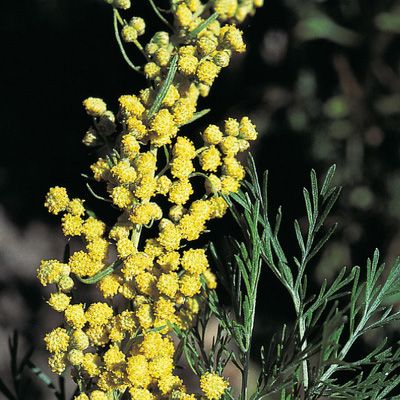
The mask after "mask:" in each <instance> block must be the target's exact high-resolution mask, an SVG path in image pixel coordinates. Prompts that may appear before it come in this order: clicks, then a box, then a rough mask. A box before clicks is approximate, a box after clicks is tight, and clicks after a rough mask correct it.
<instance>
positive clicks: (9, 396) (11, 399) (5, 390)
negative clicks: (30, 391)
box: [0, 378, 17, 400]
mask: <svg viewBox="0 0 400 400" xmlns="http://www.w3.org/2000/svg"><path fill="white" fill-rule="evenodd" d="M0 392H1V393H3V394H4V396H6V398H7V399H8V400H17V399H16V397H15V396H14V395H13V394H12V393H11V391H10V389H8V387H7V385H6V384H5V383H4V382H3V380H2V379H1V378H0Z"/></svg>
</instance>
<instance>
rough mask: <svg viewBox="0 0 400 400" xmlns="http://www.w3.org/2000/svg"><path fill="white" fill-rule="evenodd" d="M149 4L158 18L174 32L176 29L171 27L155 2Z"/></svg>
mask: <svg viewBox="0 0 400 400" xmlns="http://www.w3.org/2000/svg"><path fill="white" fill-rule="evenodd" d="M149 3H150V5H151V7H152V9H153V11H154V12H155V13H156V15H157V17H158V18H160V20H161V21H162V22H163V23H164V24H165V25H166V26H168V28H169V29H171V31H173V30H174V28H173V27H172V26H171V24H170V23H169V22H168V21H167V20H166V19H165V18H164V16H163V15H162V14H161V13H160V10H159V9H158V7H157V6H156V4H155V3H154V1H153V0H149Z"/></svg>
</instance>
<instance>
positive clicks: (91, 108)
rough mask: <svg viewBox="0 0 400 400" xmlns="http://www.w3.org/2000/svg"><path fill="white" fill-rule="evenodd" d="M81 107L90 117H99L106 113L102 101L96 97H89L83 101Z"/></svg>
mask: <svg viewBox="0 0 400 400" xmlns="http://www.w3.org/2000/svg"><path fill="white" fill-rule="evenodd" d="M83 106H84V107H85V110H86V112H87V113H88V115H91V116H92V117H100V116H101V115H102V114H104V113H105V112H106V111H107V105H106V103H104V101H103V100H102V99H99V98H97V97H89V98H87V99H86V100H84V101H83Z"/></svg>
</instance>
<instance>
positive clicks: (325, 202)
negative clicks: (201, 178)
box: [183, 159, 400, 400]
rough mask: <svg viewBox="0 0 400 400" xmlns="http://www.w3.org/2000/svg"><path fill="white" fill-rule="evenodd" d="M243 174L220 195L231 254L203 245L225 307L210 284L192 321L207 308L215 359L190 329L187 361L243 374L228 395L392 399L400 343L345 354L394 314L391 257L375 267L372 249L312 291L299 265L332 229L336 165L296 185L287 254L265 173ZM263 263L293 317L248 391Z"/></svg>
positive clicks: (395, 273)
mask: <svg viewBox="0 0 400 400" xmlns="http://www.w3.org/2000/svg"><path fill="white" fill-rule="evenodd" d="M247 172H248V177H249V179H248V181H247V182H246V183H245V185H244V187H243V189H242V190H240V191H239V192H238V193H237V194H235V195H232V196H230V198H226V200H227V202H228V203H229V206H230V209H231V212H232V215H233V217H234V219H235V221H236V222H237V224H238V225H239V227H240V229H241V233H242V237H241V238H240V239H230V245H231V250H232V252H233V254H234V256H233V258H232V259H231V260H222V259H221V257H220V256H219V254H218V253H217V251H216V248H215V247H214V246H213V245H211V246H210V250H211V253H212V254H213V256H214V261H215V263H216V265H217V266H218V268H219V271H220V274H219V275H220V276H221V280H222V283H223V284H224V287H225V288H226V289H227V291H228V293H229V295H230V299H231V309H229V310H228V309H226V308H224V307H223V306H222V305H221V303H220V302H219V300H218V296H217V294H216V292H214V291H211V292H210V293H209V301H208V303H209V308H210V310H205V311H204V312H203V317H202V318H203V320H202V321H200V322H199V323H200V325H201V326H202V327H203V326H204V325H205V323H206V322H205V321H207V319H208V318H209V317H210V316H211V314H213V315H214V316H215V317H216V318H217V319H218V322H219V332H218V337H217V338H215V340H214V342H213V350H212V351H213V357H214V359H213V360H211V359H210V355H209V354H205V353H204V350H202V349H204V343H203V341H204V340H203V339H204V338H203V339H202V338H201V337H200V336H199V335H198V333H195V332H198V331H197V330H196V328H195V329H193V331H192V332H191V333H189V334H187V335H186V336H185V338H184V341H183V348H184V351H185V354H186V357H187V359H188V360H189V363H190V364H192V365H193V366H194V368H210V367H211V368H213V369H214V370H218V371H222V370H223V368H224V366H225V365H226V363H227V361H228V360H230V359H231V360H232V361H233V363H234V364H235V365H236V366H237V368H238V369H239V370H240V372H241V374H242V388H241V392H240V393H238V394H234V393H232V392H231V391H230V392H229V393H227V394H226V395H225V398H226V399H233V398H238V399H240V400H247V399H250V400H258V399H269V398H271V399H275V398H280V399H285V400H289V399H319V398H330V399H331V398H332V399H334V398H337V399H339V398H345V399H349V398H351V399H387V398H393V393H394V391H395V389H396V388H397V387H398V386H399V383H400V376H399V371H400V347H398V346H393V347H392V346H390V345H388V344H387V341H386V340H385V341H384V342H383V343H381V344H380V345H379V346H378V347H377V348H375V349H373V350H372V351H370V352H369V353H368V354H366V355H364V356H363V357H362V358H360V359H358V360H354V359H350V358H349V352H350V351H351V349H352V348H353V346H354V344H355V343H356V342H357V341H360V340H361V341H362V340H363V339H362V337H363V336H364V335H365V334H366V333H368V332H370V331H371V330H373V329H379V328H382V327H383V326H384V325H387V324H390V323H392V322H394V321H396V320H398V319H400V312H395V311H393V306H391V305H388V301H387V300H388V298H389V297H390V296H392V295H395V294H398V293H399V292H400V285H399V280H400V261H399V260H397V261H396V262H395V263H394V265H393V266H392V267H391V268H387V267H385V265H384V264H382V265H380V262H379V252H378V250H376V251H375V252H374V254H373V256H372V259H368V261H367V265H366V267H358V266H355V267H353V268H350V269H348V268H343V269H342V270H341V271H340V273H339V274H338V276H337V277H336V279H335V280H334V281H333V282H330V283H329V284H328V283H327V282H326V281H324V283H323V284H322V286H321V287H320V289H319V291H318V292H317V293H310V291H309V290H308V288H307V266H308V264H309V263H310V261H311V260H312V259H313V257H315V256H316V255H317V254H318V252H319V251H320V250H321V248H322V247H323V246H324V244H325V243H326V242H327V241H328V240H329V238H330V237H331V235H332V234H333V232H334V231H335V228H336V225H333V226H330V227H327V226H326V225H325V222H326V218H327V216H328V214H329V212H330V210H331V209H332V207H333V206H334V204H335V201H336V200H337V198H338V196H339V194H340V188H338V187H335V186H332V178H333V176H334V173H335V166H333V167H331V168H330V169H329V171H328V173H327V175H326V177H325V179H324V180H323V182H322V185H321V186H319V185H318V181H317V177H316V174H315V172H314V171H312V172H311V190H310V191H309V190H307V189H304V191H303V195H304V201H305V207H306V212H307V220H308V224H307V225H308V226H307V229H306V230H305V232H303V231H302V229H301V228H300V224H299V223H298V221H294V234H295V235H296V238H297V242H298V245H299V250H300V255H299V256H295V257H289V255H288V254H287V253H286V251H285V246H284V244H281V242H280V239H279V230H280V223H281V220H282V212H281V210H280V209H279V210H278V212H277V214H276V216H275V219H274V223H271V222H270V216H269V215H270V210H269V209H268V193H267V174H266V173H265V174H264V177H263V181H262V183H260V182H259V179H258V176H257V171H256V167H255V164H254V161H253V160H252V159H251V160H250V163H249V167H248V171H247ZM264 268H269V269H270V270H271V271H272V272H273V273H274V275H275V277H276V278H277V280H278V281H279V282H280V283H281V284H282V285H283V286H284V288H285V289H286V290H287V292H288V294H289V296H290V298H291V299H292V304H293V308H294V310H295V312H296V320H295V321H294V323H292V322H291V323H290V324H288V325H285V326H283V327H282V329H281V330H280V331H279V332H276V334H275V336H274V337H273V339H272V340H271V341H270V343H269V345H268V346H265V347H262V348H261V349H260V352H261V373H260V376H259V379H258V383H257V387H256V390H255V392H254V393H248V392H249V389H248V374H249V361H250V350H251V346H252V338H253V335H254V321H255V312H256V302H257V296H260V295H259V294H258V295H257V288H258V283H259V279H260V274H261V271H262V269H264ZM360 275H361V276H362V277H363V279H361V278H360ZM210 311H211V313H210ZM221 338H224V339H221ZM229 340H231V341H232V342H234V343H235V345H236V351H233V352H232V350H229V349H228V348H227V347H228V343H229ZM230 349H232V347H230ZM199 360H202V361H200V362H199ZM343 371H346V374H343Z"/></svg>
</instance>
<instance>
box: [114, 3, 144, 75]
mask: <svg viewBox="0 0 400 400" xmlns="http://www.w3.org/2000/svg"><path fill="white" fill-rule="evenodd" d="M118 22H119V23H120V24H121V25H124V21H123V20H122V18H121V16H120V15H119V12H118V10H116V9H115V8H114V34H115V39H116V40H117V43H118V47H119V50H120V52H121V54H122V57H123V58H124V60H125V61H126V63H127V64H128V65H129V66H130V67H131V68H132V69H133V70H134V71H136V72H139V73H141V74H143V72H142V71H141V70H140V68H139V67H137V66H136V65H134V64H133V62H132V61H131V60H130V59H129V57H128V55H127V54H126V52H125V49H124V45H123V44H122V40H121V36H120V34H119V28H118Z"/></svg>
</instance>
